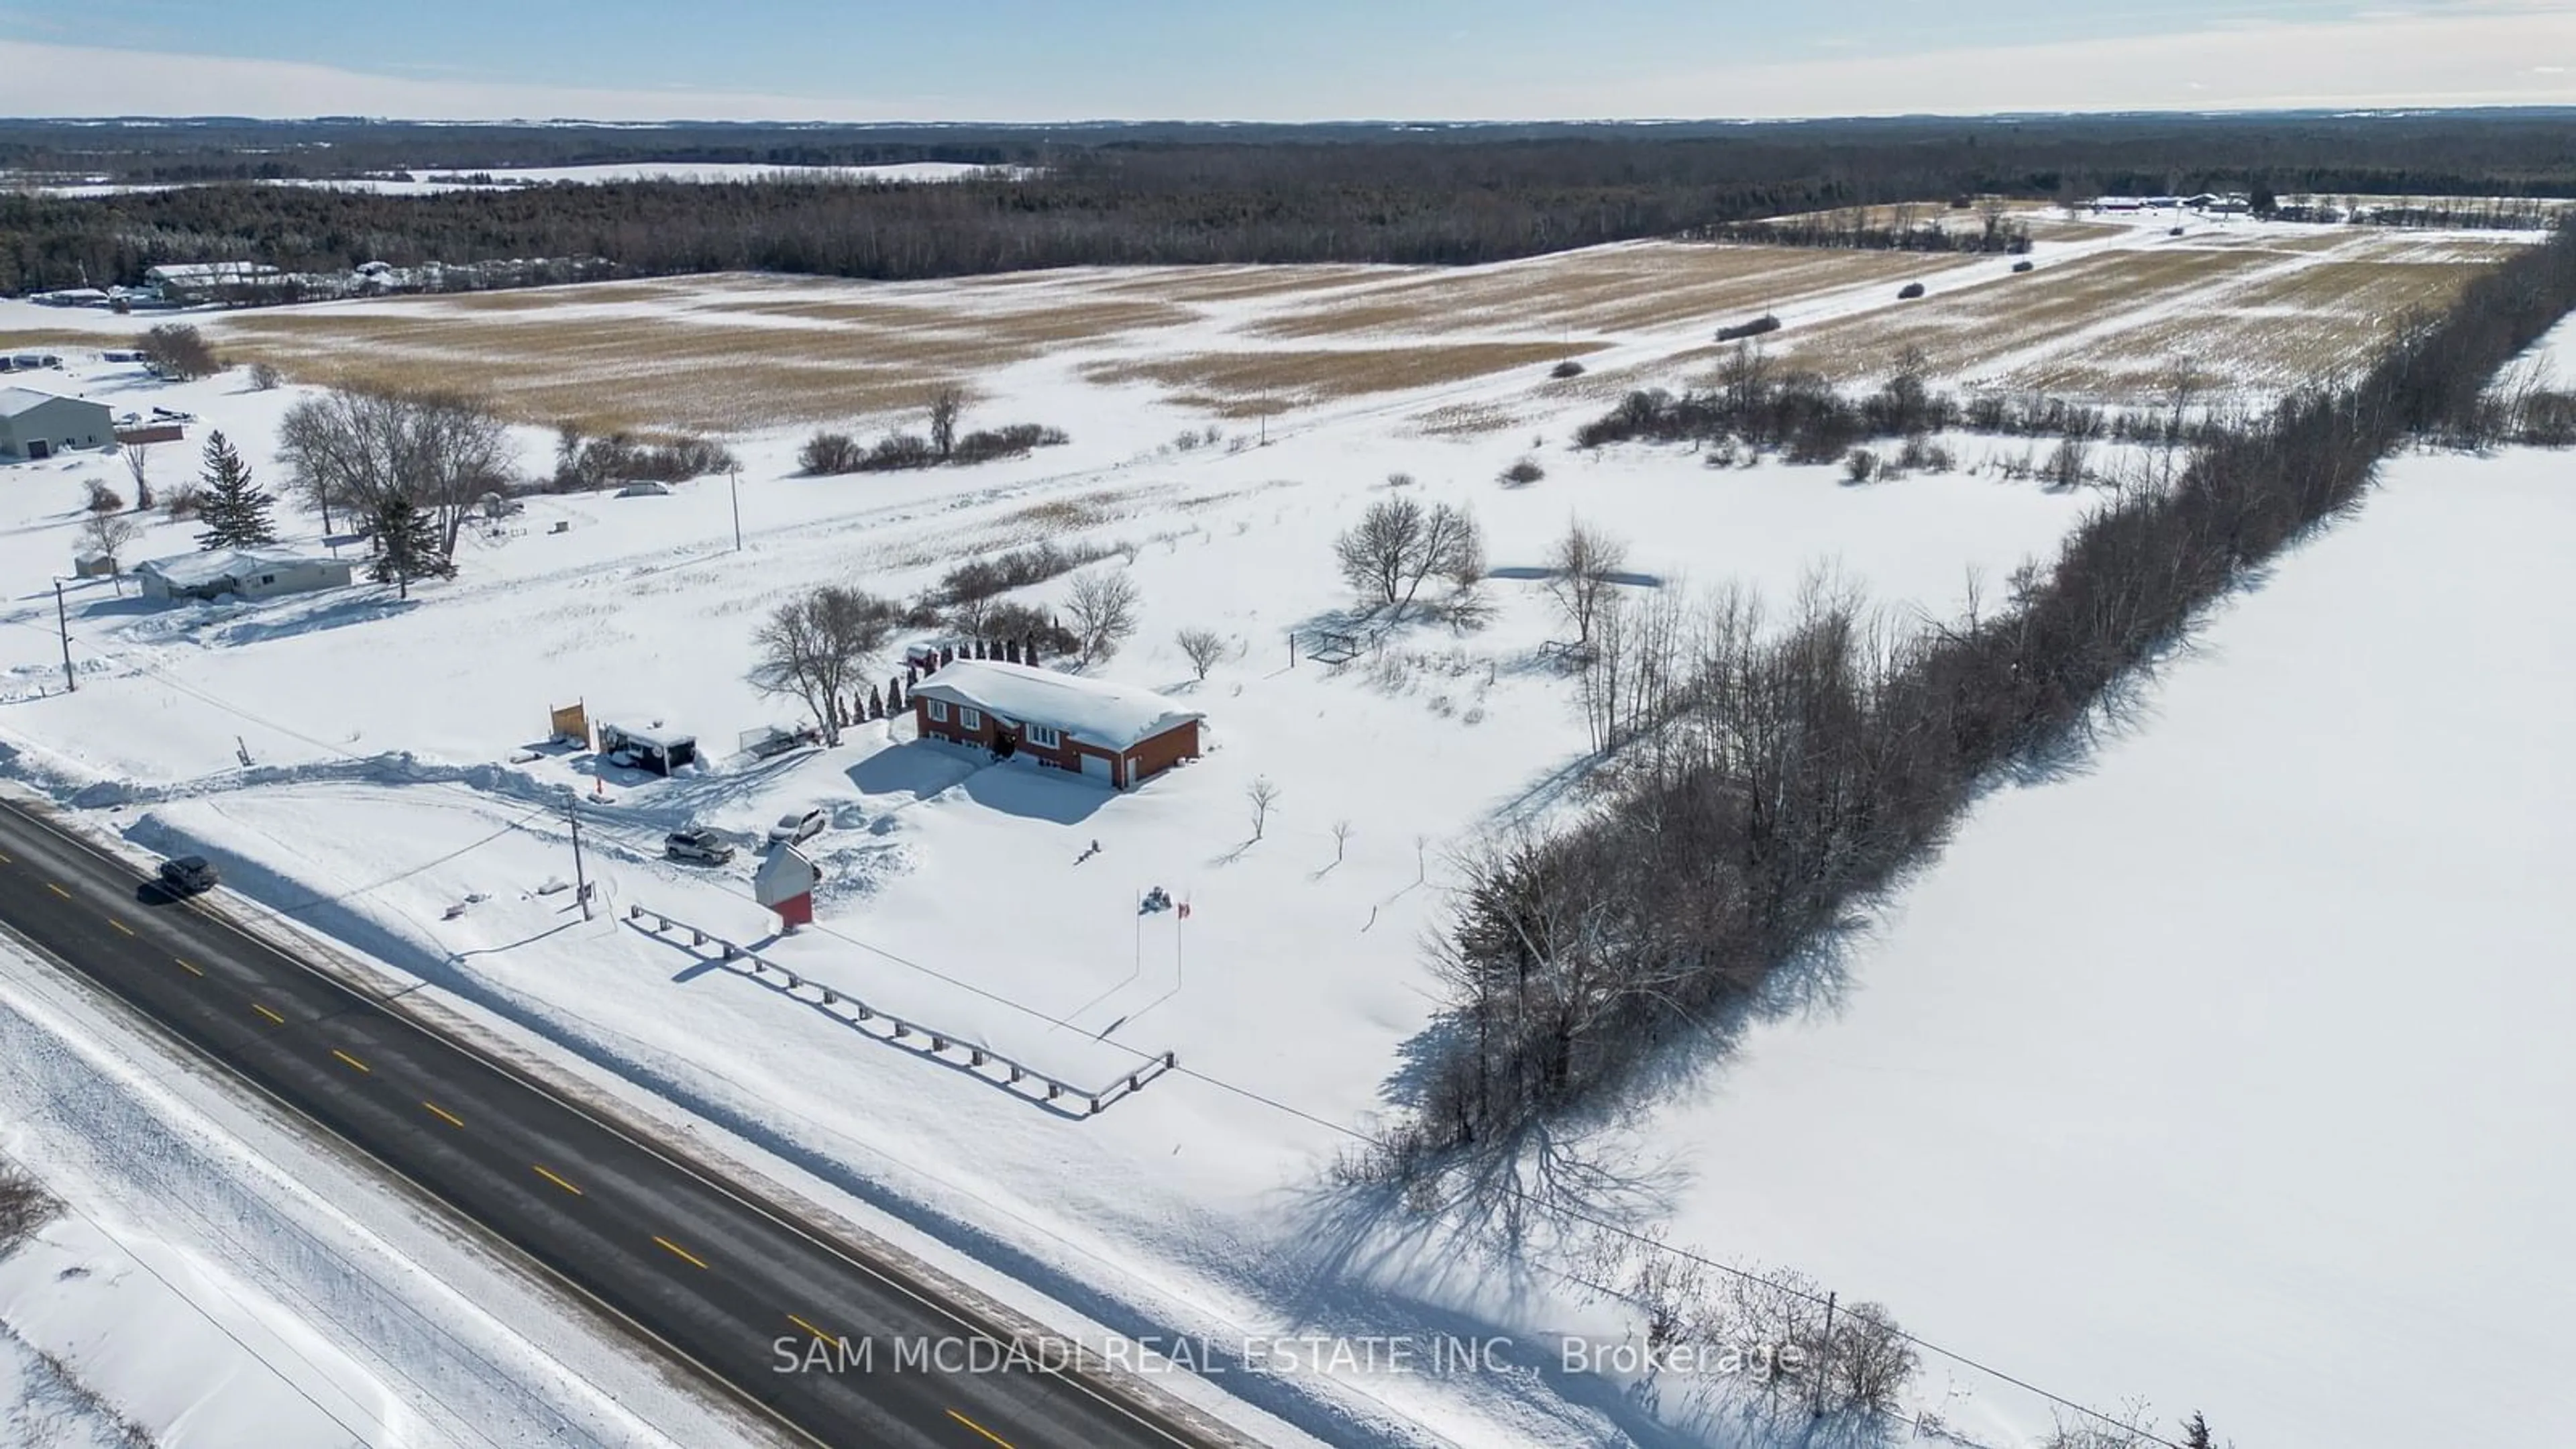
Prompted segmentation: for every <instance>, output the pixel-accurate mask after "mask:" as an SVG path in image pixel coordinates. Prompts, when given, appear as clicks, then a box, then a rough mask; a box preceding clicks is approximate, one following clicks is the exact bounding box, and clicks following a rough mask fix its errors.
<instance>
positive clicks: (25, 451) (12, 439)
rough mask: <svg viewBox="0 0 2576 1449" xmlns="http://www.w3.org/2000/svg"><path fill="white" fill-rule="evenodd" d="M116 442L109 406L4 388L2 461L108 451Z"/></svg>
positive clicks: (29, 389) (0, 406) (0, 418)
mask: <svg viewBox="0 0 2576 1449" xmlns="http://www.w3.org/2000/svg"><path fill="white" fill-rule="evenodd" d="M115 438H116V423H115V419H114V418H113V417H112V416H111V415H110V414H109V412H108V410H107V404H105V403H94V402H91V401H89V400H88V399H87V398H77V397H64V396H62V395H60V394H59V393H50V392H38V391H37V390H36V389H34V388H32V387H0V458H24V459H26V460H28V461H30V462H35V461H40V460H42V459H45V458H50V457H53V456H54V455H55V454H57V453H67V452H70V451H72V450H73V449H75V448H104V447H107V446H109V445H110V444H111V443H113V442H114V441H115Z"/></svg>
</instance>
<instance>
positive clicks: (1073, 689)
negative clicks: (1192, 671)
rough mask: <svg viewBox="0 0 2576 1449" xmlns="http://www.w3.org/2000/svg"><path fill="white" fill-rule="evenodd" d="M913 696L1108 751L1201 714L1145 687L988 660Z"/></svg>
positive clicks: (942, 675) (931, 681)
mask: <svg viewBox="0 0 2576 1449" xmlns="http://www.w3.org/2000/svg"><path fill="white" fill-rule="evenodd" d="M912 696H913V698H915V699H938V700H945V701H947V702H948V703H950V704H962V705H966V706H969V707H971V708H974V709H980V710H982V711H984V712H985V713H987V714H991V715H997V716H999V717H1001V718H1003V719H1006V720H1010V721H1012V722H1014V723H1016V724H1042V725H1046V726H1048V727H1049V728H1051V729H1055V730H1058V731H1061V732H1062V733H1063V734H1064V735H1065V737H1066V738H1068V739H1076V740H1080V741H1082V742H1083V743H1084V744H1089V745H1098V746H1100V747H1101V748H1103V749H1109V750H1123V749H1125V748H1127V747H1128V746H1129V745H1132V744H1135V743H1136V742H1137V741H1139V740H1148V739H1152V738H1153V737H1154V736H1156V735H1159V734H1161V733H1163V732H1164V731H1165V730H1168V729H1171V728H1173V727H1175V726H1178V725H1183V724H1187V723H1188V722H1190V721H1191V720H1195V719H1205V718H1206V717H1207V716H1205V715H1203V714H1201V713H1199V712H1198V711H1197V710H1192V709H1183V708H1181V706H1180V705H1179V704H1177V703H1175V702H1173V701H1172V700H1169V699H1165V698H1164V697H1163V696H1161V695H1159V694H1156V693H1154V692H1153V691H1152V690H1150V689H1138V688H1136V687H1134V686H1133V685H1126V684H1110V683H1108V682H1106V681H1103V680H1098V679H1084V678H1082V677H1080V676H1078V675H1072V674H1059V673H1057V672H1056V671H1054V670H1052V669H1036V668H1032V667H1030V666H1029V665H1026V664H1005V663H1002V662H1000V661H998V660H991V659H960V660H958V661H956V662H955V663H953V664H950V665H948V666H947V667H946V668H943V669H941V670H940V671H939V672H938V673H936V674H933V675H930V676H928V677H927V678H925V679H923V680H922V681H921V683H920V684H919V685H918V686H916V687H915V688H914V689H913V691H912Z"/></svg>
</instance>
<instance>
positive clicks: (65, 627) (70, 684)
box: [54, 579, 80, 694]
mask: <svg viewBox="0 0 2576 1449" xmlns="http://www.w3.org/2000/svg"><path fill="white" fill-rule="evenodd" d="M54 628H55V629H57V630H59V631H60V632H61V634H62V636H63V692H64V693H65V694H69V693H71V692H72V691H73V690H76V689H78V688H80V681H79V680H78V679H75V678H73V677H72V624H71V617H70V616H69V615H67V614H65V613H64V612H63V581H62V580H61V579H56V580H54Z"/></svg>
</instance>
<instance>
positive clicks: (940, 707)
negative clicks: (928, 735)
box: [927, 699, 948, 724]
mask: <svg viewBox="0 0 2576 1449" xmlns="http://www.w3.org/2000/svg"><path fill="white" fill-rule="evenodd" d="M927 703H928V704H929V706H930V719H931V722H932V723H934V724H946V723H948V705H947V702H946V701H944V700H937V699H934V700H929V701H927Z"/></svg>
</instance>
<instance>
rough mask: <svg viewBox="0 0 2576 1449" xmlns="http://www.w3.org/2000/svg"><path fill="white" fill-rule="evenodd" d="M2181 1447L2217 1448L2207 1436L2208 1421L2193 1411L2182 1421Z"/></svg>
mask: <svg viewBox="0 0 2576 1449" xmlns="http://www.w3.org/2000/svg"><path fill="white" fill-rule="evenodd" d="M2182 1442H2183V1449H2217V1445H2216V1444H2215V1443H2213V1442H2212V1441H2211V1440H2210V1437H2209V1421H2208V1420H2207V1419H2204V1418H2202V1417H2201V1416H2200V1415H2199V1414H2198V1413H2194V1414H2193V1415H2192V1416H2191V1417H2190V1418H2188V1419H2185V1420H2183V1421H2182Z"/></svg>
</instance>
